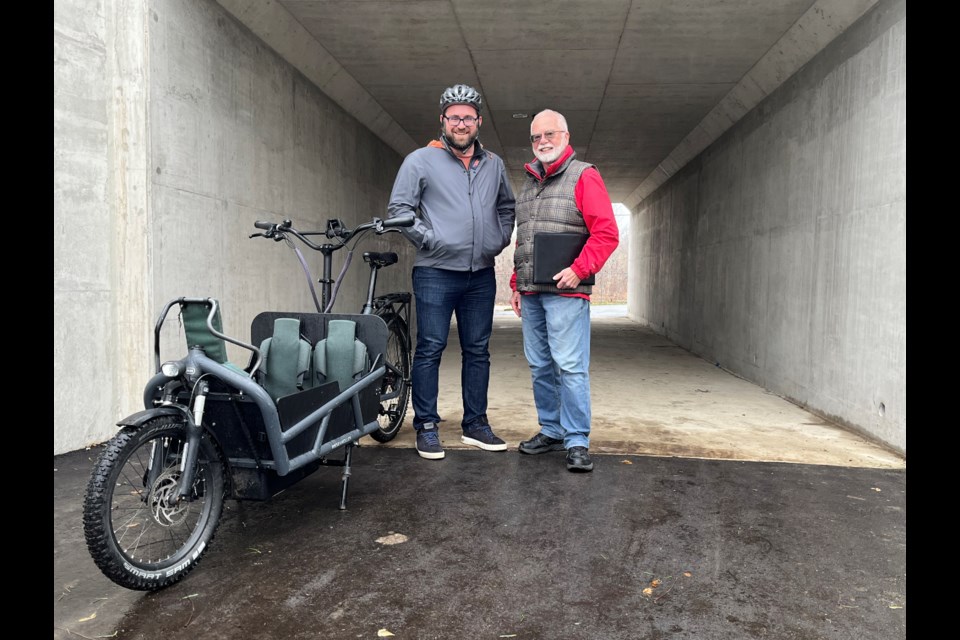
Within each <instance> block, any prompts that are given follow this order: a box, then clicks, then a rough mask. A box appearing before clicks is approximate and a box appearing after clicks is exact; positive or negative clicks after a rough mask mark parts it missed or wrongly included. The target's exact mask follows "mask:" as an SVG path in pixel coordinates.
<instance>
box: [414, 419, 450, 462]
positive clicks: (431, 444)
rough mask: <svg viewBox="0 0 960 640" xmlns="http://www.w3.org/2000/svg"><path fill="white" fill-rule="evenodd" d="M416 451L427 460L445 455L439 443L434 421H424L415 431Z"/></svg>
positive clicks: (438, 434) (437, 458)
mask: <svg viewBox="0 0 960 640" xmlns="http://www.w3.org/2000/svg"><path fill="white" fill-rule="evenodd" d="M417 453H419V454H420V457H421V458H426V459H427V460H440V459H441V458H443V456H445V455H447V454H445V453H444V452H443V446H441V444H440V432H439V431H437V425H436V423H433V422H427V423H424V425H423V427H421V428H420V430H419V431H417Z"/></svg>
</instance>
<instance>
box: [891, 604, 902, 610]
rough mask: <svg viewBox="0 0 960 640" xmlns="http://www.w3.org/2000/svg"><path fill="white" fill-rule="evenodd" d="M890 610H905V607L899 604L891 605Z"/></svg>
mask: <svg viewBox="0 0 960 640" xmlns="http://www.w3.org/2000/svg"><path fill="white" fill-rule="evenodd" d="M890 608H891V609H903V607H901V606H900V605H899V604H892V605H890Z"/></svg>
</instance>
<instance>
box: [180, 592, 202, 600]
mask: <svg viewBox="0 0 960 640" xmlns="http://www.w3.org/2000/svg"><path fill="white" fill-rule="evenodd" d="M199 595H200V594H199V593H191V594H190V595H188V596H183V597H182V598H180V599H181V600H186V599H187V598H196V597H197V596H199Z"/></svg>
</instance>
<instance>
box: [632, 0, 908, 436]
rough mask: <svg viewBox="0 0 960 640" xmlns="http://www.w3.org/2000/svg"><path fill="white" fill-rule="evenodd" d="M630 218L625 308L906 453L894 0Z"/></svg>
mask: <svg viewBox="0 0 960 640" xmlns="http://www.w3.org/2000/svg"><path fill="white" fill-rule="evenodd" d="M631 222H632V233H631V246H630V256H631V259H630V276H629V281H630V293H629V306H628V308H629V313H630V315H631V317H633V318H635V319H638V320H639V321H641V322H643V323H646V324H648V325H649V326H651V327H652V328H653V329H654V330H656V331H658V332H659V333H661V334H663V335H665V336H666V337H667V338H669V339H670V340H672V341H674V342H676V343H677V344H678V345H680V346H682V347H684V348H686V349H689V350H690V351H692V352H694V353H696V354H699V355H701V356H702V357H704V358H706V359H708V360H710V361H712V362H716V363H717V364H718V365H719V366H721V367H723V368H725V369H728V370H730V371H732V372H734V373H736V374H737V375H740V376H743V377H744V378H746V379H748V380H751V381H754V382H756V383H757V384H760V385H762V386H763V387H765V388H767V389H769V390H771V391H773V392H775V393H777V394H780V395H782V396H784V397H787V398H789V399H791V400H793V401H795V402H797V403H799V404H801V405H803V406H805V407H807V408H809V409H811V410H812V411H814V412H816V413H818V414H821V415H823V416H825V417H827V418H830V419H832V420H834V421H836V422H839V423H840V424H843V425H846V426H848V427H852V428H854V429H855V430H858V431H860V432H862V433H864V434H866V435H868V436H870V437H872V438H873V439H876V440H879V441H882V442H884V443H886V444H888V445H890V446H892V447H893V448H895V449H897V450H899V451H901V452H903V453H905V452H906V446H907V443H906V435H907V434H906V420H907V418H906V416H907V409H906V3H905V2H904V1H903V0H881V2H879V3H878V4H877V5H876V6H875V7H874V8H873V9H872V10H871V11H869V12H868V13H867V14H865V15H864V16H863V18H861V19H860V20H859V21H858V22H857V23H856V24H855V25H853V26H852V27H851V28H850V29H848V30H847V31H846V32H845V33H843V34H842V35H841V36H839V37H838V38H837V39H836V40H835V41H834V42H832V43H831V44H830V45H829V46H828V47H827V48H826V49H824V50H823V51H822V52H820V53H819V54H818V55H817V56H816V57H815V58H814V59H813V60H811V61H810V62H809V63H807V65H805V66H804V67H803V68H802V69H801V70H800V71H799V72H798V73H796V74H795V75H794V76H793V77H792V78H790V79H789V80H787V82H785V83H784V84H783V85H782V86H781V87H780V88H779V89H777V90H776V91H775V92H774V93H773V94H772V95H771V96H770V97H768V98H767V99H766V100H765V101H764V102H762V103H761V104H760V105H758V106H757V107H756V108H755V109H754V110H753V111H752V112H750V113H749V114H748V115H747V116H746V117H745V118H744V119H743V120H741V121H740V122H738V123H737V124H736V125H735V126H734V127H733V128H732V129H731V130H730V131H728V132H727V133H726V134H724V135H723V136H722V137H721V138H720V139H719V140H717V141H716V142H715V143H714V144H712V145H711V146H710V147H708V148H707V149H706V150H705V151H704V152H703V153H702V154H701V155H700V156H699V157H698V158H697V159H695V160H694V161H693V162H691V163H690V164H689V165H687V166H686V167H685V168H684V169H683V170H681V171H680V172H678V174H677V175H675V176H673V177H672V178H671V179H670V180H669V181H668V182H667V183H665V184H664V185H663V186H662V187H661V188H659V189H658V190H657V191H656V192H654V193H653V194H651V196H649V197H648V198H647V199H646V200H644V201H643V202H641V204H640V206H639V207H638V209H637V211H636V212H635V214H634V215H633V217H632V220H631Z"/></svg>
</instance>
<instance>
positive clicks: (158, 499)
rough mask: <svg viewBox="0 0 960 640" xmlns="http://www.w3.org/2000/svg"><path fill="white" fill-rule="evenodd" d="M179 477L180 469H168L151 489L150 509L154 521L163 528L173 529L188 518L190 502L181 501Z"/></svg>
mask: <svg viewBox="0 0 960 640" xmlns="http://www.w3.org/2000/svg"><path fill="white" fill-rule="evenodd" d="M179 477H180V471H179V470H178V469H175V468H174V469H167V470H166V471H164V472H163V473H162V474H160V477H159V478H157V480H156V482H154V483H153V487H152V488H151V491H150V509H151V510H152V512H153V519H154V520H155V521H156V522H157V523H158V524H160V525H161V526H164V527H172V526H174V525H177V524H180V523H181V522H183V520H184V519H185V518H186V516H187V509H188V508H189V506H190V501H189V500H181V499H180V496H179V495H178V488H179V486H180V485H179V483H178V482H177V479H178V478H179Z"/></svg>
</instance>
